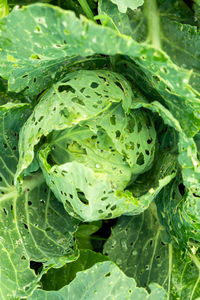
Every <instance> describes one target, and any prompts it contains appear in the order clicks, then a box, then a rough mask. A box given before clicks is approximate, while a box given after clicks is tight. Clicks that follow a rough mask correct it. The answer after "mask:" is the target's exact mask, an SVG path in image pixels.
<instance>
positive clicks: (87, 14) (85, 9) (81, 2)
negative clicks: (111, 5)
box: [78, 0, 94, 20]
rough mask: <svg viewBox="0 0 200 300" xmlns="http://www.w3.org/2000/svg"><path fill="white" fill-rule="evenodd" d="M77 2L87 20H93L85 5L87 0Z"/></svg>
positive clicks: (91, 13) (90, 11) (87, 6)
mask: <svg viewBox="0 0 200 300" xmlns="http://www.w3.org/2000/svg"><path fill="white" fill-rule="evenodd" d="M78 2H79V4H80V6H81V7H82V9H83V11H84V13H85V14H86V16H87V18H88V19H90V20H94V15H93V12H92V10H91V8H90V7H89V5H88V3H87V0H78Z"/></svg>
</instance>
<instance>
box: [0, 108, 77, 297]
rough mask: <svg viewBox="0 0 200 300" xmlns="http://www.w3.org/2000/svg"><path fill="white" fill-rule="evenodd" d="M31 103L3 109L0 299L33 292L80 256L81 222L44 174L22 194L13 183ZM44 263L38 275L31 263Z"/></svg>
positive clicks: (26, 185) (0, 126)
mask: <svg viewBox="0 0 200 300" xmlns="http://www.w3.org/2000/svg"><path fill="white" fill-rule="evenodd" d="M29 114H30V112H29V105H27V104H11V103H8V104H6V105H4V106H1V107H0V161H1V165H0V252H1V261H0V272H1V277H0V282H1V283H0V298H1V299H13V298H18V297H19V298H20V297H25V296H27V295H30V294H31V292H32V291H33V290H34V289H35V288H36V287H37V286H38V282H39V280H40V278H41V276H42V274H43V273H44V272H46V271H47V270H48V269H49V268H50V267H52V266H55V267H56V266H57V267H58V266H62V265H63V264H64V263H66V262H70V261H73V260H75V259H76V258H77V254H78V253H77V249H76V246H75V244H74V240H73V233H74V232H75V231H76V229H77V222H76V221H75V220H74V219H72V218H70V217H69V216H68V215H67V214H66V212H65V211H64V209H63V207H62V205H60V203H59V202H57V201H56V200H55V198H54V197H53V195H52V194H51V192H50V191H49V189H48V188H47V186H46V185H45V184H44V183H43V178H42V175H41V174H39V173H36V174H35V175H32V176H31V177H27V178H26V180H25V181H24V184H23V187H22V194H19V193H18V191H17V190H16V188H15V187H14V186H13V179H14V173H15V171H16V165H17V160H18V153H17V141H18V134H19V129H20V128H21V126H22V124H23V123H24V121H25V120H26V118H27V117H28V115H29ZM31 261H36V262H40V263H42V264H43V268H42V270H41V273H39V274H35V272H34V270H32V269H31V268H30V262H31Z"/></svg>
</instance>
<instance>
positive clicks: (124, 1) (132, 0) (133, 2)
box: [111, 0, 144, 13]
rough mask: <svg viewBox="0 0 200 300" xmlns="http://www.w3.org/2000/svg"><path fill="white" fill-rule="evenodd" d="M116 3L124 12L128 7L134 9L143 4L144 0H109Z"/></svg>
mask: <svg viewBox="0 0 200 300" xmlns="http://www.w3.org/2000/svg"><path fill="white" fill-rule="evenodd" d="M111 1H112V2H113V3H114V4H116V5H117V7H118V9H119V11H120V12H121V13H125V12H126V11H127V9H128V8H130V9H132V10H134V9H136V8H138V7H139V6H141V5H143V3H144V0H111Z"/></svg>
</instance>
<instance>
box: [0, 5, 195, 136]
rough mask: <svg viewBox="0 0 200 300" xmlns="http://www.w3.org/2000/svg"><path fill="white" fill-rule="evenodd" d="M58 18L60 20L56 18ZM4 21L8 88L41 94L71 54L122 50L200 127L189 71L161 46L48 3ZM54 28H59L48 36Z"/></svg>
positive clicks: (182, 117)
mask: <svg viewBox="0 0 200 300" xmlns="http://www.w3.org/2000/svg"><path fill="white" fill-rule="evenodd" d="M44 16H45V17H44ZM55 18H56V20H57V23H55V22H52V20H55ZM2 22H3V23H2V26H3V27H2V28H3V29H2V31H1V43H0V47H1V48H2V51H1V55H0V63H1V65H2V69H1V75H2V76H3V77H5V78H8V79H9V87H10V89H12V90H15V91H20V90H23V89H25V88H26V92H27V93H28V94H38V93H39V92H40V91H42V90H43V89H44V88H46V87H47V86H49V84H50V83H51V82H52V81H53V79H52V76H53V77H54V76H55V74H56V73H57V71H58V70H59V68H62V66H63V65H64V64H65V60H66V59H67V56H74V55H76V56H77V55H82V56H88V55H93V54H95V53H101V54H106V55H115V54H123V55H127V56H130V57H131V58H133V59H134V60H135V61H136V62H137V64H138V65H139V67H140V71H143V72H144V74H145V75H144V76H145V77H146V79H147V80H148V82H149V84H151V86H152V85H153V88H154V89H155V90H156V91H157V92H159V94H160V96H161V97H162V102H163V103H164V104H165V105H166V106H167V107H169V108H170V110H171V112H172V113H173V115H174V116H175V117H176V118H177V119H178V120H179V121H180V124H181V126H182V127H183V128H184V130H185V132H186V133H187V134H188V135H193V134H195V133H196V132H197V131H198V130H199V127H200V119H199V115H198V113H197V111H199V100H198V99H196V95H195V93H194V92H193V91H192V90H191V87H190V86H188V80H189V78H190V75H191V73H190V72H188V71H186V70H182V69H180V68H178V67H177V66H176V65H174V64H173V63H172V62H171V61H170V59H169V57H168V56H166V55H165V54H164V53H163V52H161V51H158V50H155V49H154V48H152V47H151V46H148V45H145V44H138V43H137V42H135V41H133V40H132V39H131V38H130V37H125V36H122V35H120V34H118V33H116V32H115V31H113V30H111V29H109V28H105V27H103V26H98V25H96V24H94V23H93V22H91V21H88V20H87V19H84V18H82V19H81V20H79V19H77V18H76V17H75V16H74V14H73V13H71V12H68V11H67V12H66V11H62V10H60V9H58V8H54V7H52V6H48V5H42V4H38V5H32V6H29V7H27V8H21V9H15V10H14V11H13V12H12V13H11V14H10V15H9V16H8V17H7V18H6V19H4V20H3V21H2ZM24 24H25V25H26V26H25V25H24ZM24 28H26V31H24ZM22 31H23V34H22ZM51 32H55V34H54V35H53V36H52V38H51V40H46V38H45V35H48V33H51ZM50 36H51V35H50ZM16 37H17V38H16ZM102 37H103V38H102ZM110 41H112V46H110V45H111V43H110ZM30 45H33V47H30ZM68 63H69V65H70V61H69V60H68ZM11 70H12V72H11ZM49 74H51V75H49Z"/></svg>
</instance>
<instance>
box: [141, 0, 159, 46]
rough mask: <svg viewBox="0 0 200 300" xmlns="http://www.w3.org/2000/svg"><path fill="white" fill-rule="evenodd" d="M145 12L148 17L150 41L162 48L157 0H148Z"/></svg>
mask: <svg viewBox="0 0 200 300" xmlns="http://www.w3.org/2000/svg"><path fill="white" fill-rule="evenodd" d="M144 12H145V15H146V18H147V26H148V38H147V40H148V42H149V43H151V44H152V45H153V46H154V47H155V48H158V49H161V41H160V15H159V11H158V9H157V2H156V0H146V1H145V4H144Z"/></svg>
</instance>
